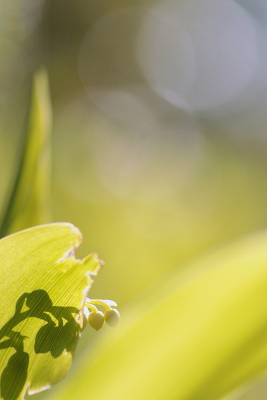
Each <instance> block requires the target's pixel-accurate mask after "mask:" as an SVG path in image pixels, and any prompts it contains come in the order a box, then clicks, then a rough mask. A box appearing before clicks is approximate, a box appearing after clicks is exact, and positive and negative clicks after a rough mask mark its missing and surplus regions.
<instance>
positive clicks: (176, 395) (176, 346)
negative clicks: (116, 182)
mask: <svg viewBox="0 0 267 400" xmlns="http://www.w3.org/2000/svg"><path fill="white" fill-rule="evenodd" d="M126 311H128V312H127V313H126ZM126 314H127V315H126ZM266 315H267V232H266V231H264V232H260V233H255V234H252V235H251V236H248V237H245V238H242V239H240V240H239V241H238V242H236V243H233V244H230V245H227V246H224V247H222V248H221V249H218V250H216V251H213V252H211V253H209V254H207V255H205V256H202V257H201V258H199V259H198V260H195V261H194V262H192V263H191V264H188V265H186V266H185V268H184V269H183V270H181V269H180V268H179V270H177V271H175V272H173V273H171V274H169V275H168V276H167V277H166V278H165V279H163V280H161V282H159V283H158V284H157V285H155V286H153V288H152V289H151V290H150V291H149V292H146V293H145V294H144V296H143V297H142V298H139V301H138V302H137V303H136V304H135V305H132V306H131V307H129V308H128V310H125V312H124V313H123V312H122V323H121V326H120V328H118V329H116V331H114V334H113V337H112V338H111V336H110V334H109V337H108V338H107V337H106V335H105V334H104V335H103V336H102V338H99V341H98V343H95V344H94V347H93V349H92V348H91V349H90V354H86V355H85V360H84V362H83V363H81V364H80V365H77V369H78V372H77V373H76V374H74V376H73V378H72V379H71V380H69V381H68V382H67V385H65V387H63V389H62V391H61V392H58V393H57V392H56V393H55V395H54V396H52V399H54V400H55V399H56V400H69V399H73V398H88V396H89V394H90V398H92V399H97V400H106V399H109V400H125V399H127V400H136V399H138V400H147V399H153V400H162V399H168V400H172V399H175V400H185V399H186V400H199V399H205V400H216V399H220V398H221V397H223V396H225V395H227V394H229V393H231V392H232V391H233V390H235V389H237V388H238V387H240V385H243V384H244V383H246V382H248V381H251V380H252V379H253V378H255V377H256V376H257V375H258V374H260V373H262V372H263V371H264V370H265V369H266V365H267V322H266V321H267V319H266ZM50 399H51V397H50Z"/></svg>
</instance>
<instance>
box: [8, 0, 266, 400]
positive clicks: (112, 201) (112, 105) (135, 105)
mask: <svg viewBox="0 0 267 400" xmlns="http://www.w3.org/2000/svg"><path fill="white" fill-rule="evenodd" d="M0 22H1V27H0V56H1V60H2V63H1V67H0V166H1V171H2V173H1V174H0V184H1V188H2V190H1V196H0V202H1V204H2V205H3V206H4V200H5V196H6V194H7V190H8V188H9V185H10V180H11V176H12V174H13V170H14V168H15V164H16V163H17V161H18V160H17V154H18V148H19V144H20V136H21V133H22V130H23V129H22V126H23V124H24V121H25V116H26V109H27V105H28V99H29V93H30V86H31V80H32V74H33V72H34V71H35V70H36V69H38V68H39V67H40V65H45V66H46V67H47V69H48V74H49V78H50V89H51V96H52V106H53V114H54V124H53V136H52V152H53V156H52V184H51V220H52V221H69V222H71V223H73V224H74V225H75V226H78V227H79V229H80V230H81V232H82V233H83V236H84V242H83V245H82V246H81V248H80V249H79V250H78V253H77V255H78V256H79V257H83V256H85V255H86V254H88V252H91V251H94V252H97V253H98V254H99V255H100V257H101V258H102V259H103V260H104V261H105V263H106V267H105V268H104V269H103V270H102V271H101V274H100V275H99V276H98V277H97V278H96V280H95V283H94V285H93V288H92V291H91V297H97V298H110V299H112V300H114V301H116V302H117V303H118V305H119V308H120V309H121V310H122V314H124V312H123V310H124V306H125V307H128V306H126V305H128V303H130V304H131V306H130V309H131V313H136V314H138V313H139V312H140V307H141V305H140V302H138V301H136V300H135V299H136V296H139V295H141V293H143V292H144V291H145V293H146V290H147V289H148V288H149V287H150V285H152V284H153V283H155V282H157V281H158V280H159V279H161V278H162V277H163V276H165V274H167V273H168V272H170V271H172V270H173V269H175V268H177V267H179V266H180V265H183V263H184V262H186V261H188V260H190V259H191V258H193V257H195V256H197V255H199V254H201V253H202V252H204V251H206V250H208V249H210V248H213V247H214V246H217V245H221V244H224V243H228V242H230V241H231V240H233V239H235V238H237V237H239V236H240V235H242V234H244V233H247V232H252V231H254V230H257V229H262V228H265V227H266V224H267V208H266V203H267V201H266V200H267V180H266V169H267V162H266V154H267V140H266V129H267V113H266V107H267V96H266V93H267V91H266V88H267V75H266V60H267V51H266V25H267V5H266V2H265V1H264V0H256V1H254V2H253V4H252V2H249V1H245V0H239V1H235V2H234V1H231V0H227V1H222V0H216V1H211V0H198V1H196V0H187V1H185V0H180V1H170V0H162V1H161V2H159V1H153V0H147V1H143V2H138V1H136V0H135V1H133V0H132V1H130V0H128V1H127V0H110V1H108V2H105V1H97V2H95V1H84V0H78V1H75V2H73V1H71V0H64V1H63V0H58V1H55V2H53V1H50V2H49V1H45V0H39V1H33V0H24V1H22V0H9V1H7V2H4V3H3V7H2V9H1V10H0ZM47 222H49V221H47ZM135 304H136V307H135ZM126 310H127V308H126ZM125 312H126V311H125ZM129 319H130V320H131V317H129ZM155 329H156V328H155ZM108 332H109V331H107V332H106V331H105V333H104V335H105V334H107V335H108ZM98 335H99V333H95V332H93V331H92V330H89V329H87V330H86V331H85V332H84V334H83V336H82V339H81V342H80V344H79V347H78V350H77V355H76V360H77V368H79V366H78V365H79V364H78V362H79V358H80V357H88V359H89V360H90V346H93V345H94V343H95V340H97V338H98ZM88 346H89V347H88ZM99 346H100V349H99V351H101V344H100V345H99ZM87 348H88V352H86V353H85V349H87ZM84 354H86V355H84ZM151 363H153V359H152V360H151ZM74 368H75V365H74ZM63 384H64V383H63ZM264 385H265V386H264ZM266 386H267V385H266V384H264V383H260V384H259V385H258V386H257V387H256V389H253V391H252V392H251V393H250V394H249V393H248V394H246V395H244V399H246V400H249V399H253V400H255V399H256V400H260V399H262V398H264V395H262V394H261V393H264V391H265V387H266ZM52 392H53V389H52V391H51V393H52ZM51 393H44V394H41V395H40V396H41V397H42V396H44V397H46V396H47V398H49V396H51ZM38 396H39V395H38ZM260 396H263V397H260ZM36 398H37V396H36ZM137 400H138V399H137ZM149 400H150V399H149Z"/></svg>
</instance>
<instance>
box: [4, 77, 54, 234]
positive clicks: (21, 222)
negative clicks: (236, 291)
mask: <svg viewBox="0 0 267 400" xmlns="http://www.w3.org/2000/svg"><path fill="white" fill-rule="evenodd" d="M50 131H51V105H50V97H49V89H48V77H47V74H46V72H45V70H43V69H42V70H40V71H39V72H38V73H37V74H36V75H35V77H34V82H33V89H32V96H31V103H30V107H29V113H28V118H27V124H26V130H25V135H24V143H23V145H22V149H21V156H20V160H19V163H18V170H17V173H16V176H15V179H14V184H13V187H12V189H11V192H10V196H9V198H8V200H7V203H6V209H5V211H4V213H3V218H2V222H1V227H0V237H3V236H5V235H7V234H9V233H13V232H16V231H19V230H22V229H25V228H28V227H30V226H34V225H39V224H41V223H45V222H49V220H50V217H49V194H50V190H49V189H50V187H49V186H50Z"/></svg>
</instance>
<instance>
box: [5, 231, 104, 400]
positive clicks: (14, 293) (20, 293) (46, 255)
mask: <svg viewBox="0 0 267 400" xmlns="http://www.w3.org/2000/svg"><path fill="white" fill-rule="evenodd" d="M81 240H82V236H81V233H80V232H79V231H78V229H77V228H75V227H74V226H73V225H71V224H67V223H56V224H47V225H41V226H37V227H34V228H30V229H27V230H24V231H21V232H18V233H15V234H13V235H10V236H7V237H5V238H4V239H2V240H1V241H0V290H1V293H4V297H3V298H2V306H1V310H0V353H1V359H0V375H1V379H0V389H1V398H3V399H4V400H16V399H23V396H24V393H25V391H26V389H28V391H29V393H34V392H38V391H40V390H44V389H45V388H48V387H50V386H51V385H52V384H53V383H54V382H57V381H58V380H59V379H61V378H62V377H63V376H64V375H65V374H66V372H67V370H68V368H69V366H70V364H71V361H72V358H73V352H74V350H75V347H76V344H77V341H78V339H79V336H80V331H81V326H82V315H83V314H82V312H81V310H82V308H83V303H84V299H85V296H86V294H87V292H88V290H89V288H90V286H91V284H92V280H91V278H90V275H89V274H91V275H96V274H97V272H98V271H99V269H100V268H101V262H100V261H99V259H98V257H97V255H96V254H90V255H89V256H87V257H85V258H84V259H83V260H76V259H75V258H74V251H75V249H76V248H77V247H78V246H79V244H80V243H81Z"/></svg>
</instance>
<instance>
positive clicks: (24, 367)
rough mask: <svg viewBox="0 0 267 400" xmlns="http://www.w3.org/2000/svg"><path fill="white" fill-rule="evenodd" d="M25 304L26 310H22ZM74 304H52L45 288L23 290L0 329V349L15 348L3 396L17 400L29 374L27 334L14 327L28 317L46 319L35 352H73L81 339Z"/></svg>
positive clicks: (54, 354)
mask: <svg viewBox="0 0 267 400" xmlns="http://www.w3.org/2000/svg"><path fill="white" fill-rule="evenodd" d="M25 305H26V307H27V310H26V311H22V309H23V308H25V307H24V306H25ZM78 313H79V310H78V309H77V308H75V307H60V306H53V303H52V300H51V299H50V297H49V295H48V293H47V292H46V291H45V290H41V289H39V290H34V291H33V292H31V293H24V294H23V295H22V296H20V298H19V299H18V301H17V303H16V306H15V313H14V315H13V316H12V317H11V318H10V320H9V321H8V322H7V323H6V324H5V325H4V326H3V327H2V328H1V329H0V340H2V339H5V338H7V339H5V340H3V341H1V342H0V350H1V349H7V348H14V350H15V353H14V354H13V355H12V356H11V357H10V359H9V360H8V363H7V365H6V367H5V369H4V370H3V373H2V376H1V382H0V388H1V398H2V399H3V400H16V399H17V398H18V397H19V395H20V394H21V392H22V390H23V388H24V386H25V383H26V380H27V374H28V367H29V361H30V359H29V354H28V353H26V352H25V351H24V341H25V340H27V338H28V337H27V336H23V335H21V333H20V332H16V331H14V328H15V327H16V326H17V325H18V324H19V323H20V322H22V321H25V320H27V319H28V318H38V319H40V320H43V321H45V322H46V324H45V325H44V326H42V327H41V328H40V329H39V331H38V332H37V334H36V336H35V343H34V351H35V353H36V354H44V353H49V352H50V353H51V356H52V357H54V358H57V357H59V356H60V355H61V354H62V353H63V352H64V351H66V352H73V351H74V350H75V347H76V344H77V340H78V338H79V333H80V327H79V324H78V323H77V321H76V320H75V318H74V317H73V315H72V314H76V315H77V314H78Z"/></svg>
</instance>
